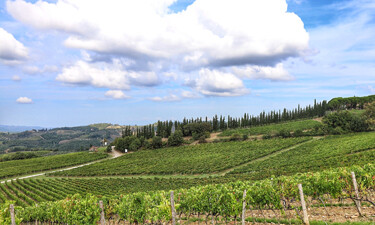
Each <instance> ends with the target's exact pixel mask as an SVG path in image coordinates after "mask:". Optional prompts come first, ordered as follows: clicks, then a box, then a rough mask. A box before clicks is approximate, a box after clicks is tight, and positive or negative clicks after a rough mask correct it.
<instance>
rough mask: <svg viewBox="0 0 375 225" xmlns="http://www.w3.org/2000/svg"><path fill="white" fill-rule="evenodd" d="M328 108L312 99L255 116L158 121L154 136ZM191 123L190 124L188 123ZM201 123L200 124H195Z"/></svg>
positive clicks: (304, 115)
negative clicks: (308, 102)
mask: <svg viewBox="0 0 375 225" xmlns="http://www.w3.org/2000/svg"><path fill="white" fill-rule="evenodd" d="M327 110H328V104H327V101H322V102H319V103H318V102H317V101H316V100H315V101H314V104H313V105H308V106H306V107H304V108H303V107H301V106H299V105H298V107H297V108H295V109H292V110H287V109H285V108H284V109H283V110H279V111H276V110H274V111H270V112H268V113H266V112H265V111H263V112H262V113H260V114H259V115H257V116H253V115H250V114H248V113H245V114H244V115H243V116H242V117H237V118H236V117H232V116H222V115H221V116H218V115H215V116H213V117H212V118H211V119H209V118H208V117H205V118H202V117H200V118H196V119H194V118H191V119H187V118H184V119H183V120H182V121H174V122H173V121H164V122H163V121H158V122H157V126H156V136H160V137H163V138H168V137H169V136H170V135H171V133H172V131H173V130H181V131H182V134H183V136H184V137H186V136H192V135H193V132H194V130H193V129H195V127H197V126H200V128H199V129H205V131H207V132H212V131H223V130H226V129H235V128H247V127H252V126H261V125H267V124H272V123H280V122H286V121H291V120H297V119H306V118H313V117H321V116H324V114H325V112H326V111H327ZM190 124H192V125H190ZM197 124H202V125H197ZM189 125H190V126H189Z"/></svg>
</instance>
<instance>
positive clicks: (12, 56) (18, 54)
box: [0, 27, 28, 64]
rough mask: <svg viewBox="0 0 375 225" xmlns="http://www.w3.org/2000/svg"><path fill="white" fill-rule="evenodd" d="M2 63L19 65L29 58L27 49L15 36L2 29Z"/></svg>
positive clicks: (0, 30)
mask: <svg viewBox="0 0 375 225" xmlns="http://www.w3.org/2000/svg"><path fill="white" fill-rule="evenodd" d="M0 43H1V44H0V62H3V63H5V64H12V63H18V62H20V61H22V60H25V59H26V58H27V56H28V50H27V48H26V47H25V46H24V45H23V44H22V43H21V42H19V41H17V40H16V39H15V38H14V36H13V35H12V34H10V33H8V32H7V31H6V30H4V29H3V28H1V27H0Z"/></svg>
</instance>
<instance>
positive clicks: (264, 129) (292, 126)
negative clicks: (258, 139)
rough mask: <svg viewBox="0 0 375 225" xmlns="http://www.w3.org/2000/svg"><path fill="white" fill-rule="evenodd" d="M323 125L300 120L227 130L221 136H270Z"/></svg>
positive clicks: (312, 121) (313, 121)
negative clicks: (237, 134)
mask: <svg viewBox="0 0 375 225" xmlns="http://www.w3.org/2000/svg"><path fill="white" fill-rule="evenodd" d="M319 124H321V123H320V122H318V121H315V120H300V121H292V122H286V123H279V124H271V125H264V126H257V127H250V128H246V129H243V128H241V129H233V130H226V131H224V132H223V133H221V134H220V135H219V136H221V137H226V136H231V135H233V134H234V133H239V134H247V135H249V136H251V135H259V134H270V133H273V132H276V133H277V132H280V131H281V130H284V131H289V132H292V131H295V130H308V129H312V128H314V126H316V125H319Z"/></svg>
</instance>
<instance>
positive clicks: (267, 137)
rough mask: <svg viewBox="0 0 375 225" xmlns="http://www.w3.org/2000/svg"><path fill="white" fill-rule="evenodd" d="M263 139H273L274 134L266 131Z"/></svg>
mask: <svg viewBox="0 0 375 225" xmlns="http://www.w3.org/2000/svg"><path fill="white" fill-rule="evenodd" d="M262 138H263V139H271V138H272V135H271V133H266V134H263V137H262Z"/></svg>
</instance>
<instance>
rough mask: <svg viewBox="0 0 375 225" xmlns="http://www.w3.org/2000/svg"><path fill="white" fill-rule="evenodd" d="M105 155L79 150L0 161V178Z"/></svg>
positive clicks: (85, 161) (96, 158)
mask: <svg viewBox="0 0 375 225" xmlns="http://www.w3.org/2000/svg"><path fill="white" fill-rule="evenodd" d="M106 157H108V155H107V154H100V153H89V152H79V153H69V154H64V155H54V156H46V157H39V158H32V159H24V160H14V161H7V162H0V179H1V178H8V177H14V176H19V175H25V174H31V173H34V172H40V171H46V170H51V169H57V168H63V167H68V166H73V165H78V164H83V163H87V162H91V161H95V160H98V159H103V158H106Z"/></svg>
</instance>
